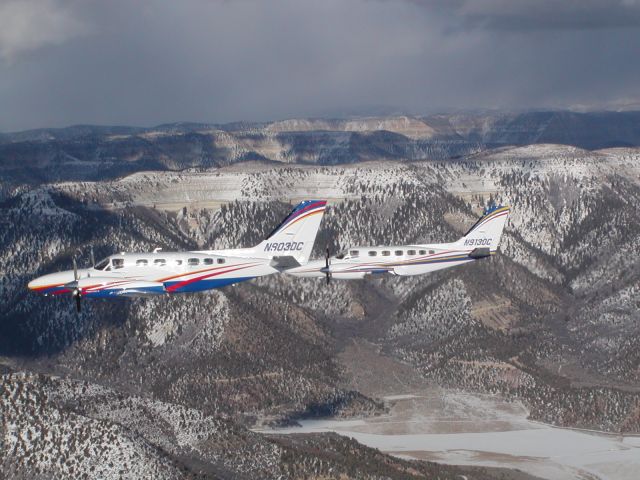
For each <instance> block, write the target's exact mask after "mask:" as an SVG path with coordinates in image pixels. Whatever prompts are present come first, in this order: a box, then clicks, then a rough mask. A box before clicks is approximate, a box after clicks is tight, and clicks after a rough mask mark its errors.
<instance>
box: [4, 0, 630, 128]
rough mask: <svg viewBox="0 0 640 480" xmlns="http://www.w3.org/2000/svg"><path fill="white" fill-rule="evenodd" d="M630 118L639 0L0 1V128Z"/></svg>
mask: <svg viewBox="0 0 640 480" xmlns="http://www.w3.org/2000/svg"><path fill="white" fill-rule="evenodd" d="M634 107H635V108H636V109H640V0H609V1H607V0H530V1H523V0H342V1H337V0H272V1H268V0H180V1H162V2H161V1H151V0H139V1H130V0H110V1H106V2H105V1H98V0H96V1H91V0H88V1H87V0H16V1H14V0H0V131H12V130H21V129H27V128H37V127H57V126H66V125H72V124H79V123H91V124H121V125H141V126H151V125H155V124H160V123H165V122H176V121H198V122H230V121H237V120H249V121H252V120H269V119H281V118H291V117H300V116H339V115H349V114H358V113H361V114H366V113H367V112H376V111H389V112H393V111H405V112H408V113H428V112H434V111H451V110H460V109H462V110H470V109H529V108H534V109H544V108H554V109H557V108H571V109H602V108H610V109H618V108H634Z"/></svg>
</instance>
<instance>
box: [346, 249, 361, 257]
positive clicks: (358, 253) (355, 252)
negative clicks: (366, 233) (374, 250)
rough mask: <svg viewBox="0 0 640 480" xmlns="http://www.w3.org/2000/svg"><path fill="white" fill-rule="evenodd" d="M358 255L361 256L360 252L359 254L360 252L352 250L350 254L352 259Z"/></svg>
mask: <svg viewBox="0 0 640 480" xmlns="http://www.w3.org/2000/svg"><path fill="white" fill-rule="evenodd" d="M358 255H360V252H359V251H358V250H351V251H350V252H349V256H350V257H351V258H356V257H357V256H358Z"/></svg>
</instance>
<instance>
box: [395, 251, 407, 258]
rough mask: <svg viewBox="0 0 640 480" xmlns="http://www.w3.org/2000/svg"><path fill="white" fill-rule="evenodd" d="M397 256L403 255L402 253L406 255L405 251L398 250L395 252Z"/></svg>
mask: <svg viewBox="0 0 640 480" xmlns="http://www.w3.org/2000/svg"><path fill="white" fill-rule="evenodd" d="M393 253H395V255H396V257H401V256H402V255H404V253H403V252H402V250H396V251H395V252H393Z"/></svg>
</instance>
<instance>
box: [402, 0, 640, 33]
mask: <svg viewBox="0 0 640 480" xmlns="http://www.w3.org/2000/svg"><path fill="white" fill-rule="evenodd" d="M407 1H410V2H412V3H414V4H416V5H418V6H420V7H423V8H425V9H427V10H430V11H432V12H434V13H439V14H442V15H443V16H448V17H449V21H450V22H451V24H452V25H457V26H464V27H480V28H486V29H494V30H509V31H527V30H557V29H576V30H580V29H598V28H625V27H638V26H640V1H638V0H407Z"/></svg>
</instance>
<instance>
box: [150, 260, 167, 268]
mask: <svg viewBox="0 0 640 480" xmlns="http://www.w3.org/2000/svg"><path fill="white" fill-rule="evenodd" d="M153 264H154V265H155V266H156V267H164V266H165V265H166V264H167V261H166V260H165V259H164V258H156V259H155V260H154V261H153Z"/></svg>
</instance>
